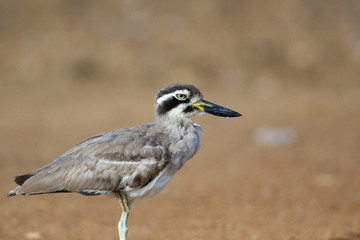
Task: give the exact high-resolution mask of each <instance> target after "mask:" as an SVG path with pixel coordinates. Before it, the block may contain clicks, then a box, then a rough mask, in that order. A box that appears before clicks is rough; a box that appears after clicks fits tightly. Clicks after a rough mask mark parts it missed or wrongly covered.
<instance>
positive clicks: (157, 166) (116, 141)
mask: <svg viewBox="0 0 360 240" xmlns="http://www.w3.org/2000/svg"><path fill="white" fill-rule="evenodd" d="M168 161H169V155H168V149H167V147H165V146H163V145H162V144H159V136H158V135H157V137H154V135H152V134H149V133H148V131H146V129H143V128H130V129H121V130H117V131H114V132H111V133H107V134H101V135H96V136H94V137H91V138H89V139H87V140H85V141H83V142H81V143H79V144H78V145H76V146H75V147H74V148H72V149H70V150H69V151H68V152H66V153H64V154H63V155H62V156H60V157H59V158H58V159H56V160H55V161H54V162H53V163H51V164H49V165H47V166H45V167H43V168H41V169H39V170H37V171H35V172H32V173H35V174H34V175H33V176H31V177H29V178H28V179H26V180H25V181H24V182H23V183H22V186H20V187H18V188H17V190H16V194H39V193H49V192H81V193H84V194H87V193H89V194H92V193H95V194H97V193H101V192H109V191H115V190H122V189H125V188H126V189H128V190H129V189H138V188H141V187H143V186H145V185H146V184H147V183H149V182H150V181H151V180H152V179H154V178H155V177H156V176H157V175H158V174H159V172H160V171H161V170H163V169H164V168H165V166H166V165H167V163H168ZM22 176H25V175H22ZM19 177H21V176H19ZM20 185H21V184H20Z"/></svg>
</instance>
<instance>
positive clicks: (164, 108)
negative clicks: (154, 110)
mask: <svg viewBox="0 0 360 240" xmlns="http://www.w3.org/2000/svg"><path fill="white" fill-rule="evenodd" d="M189 101H190V100H189V99H186V100H185V101H180V100H177V99H176V98H175V97H171V98H169V99H167V100H166V101H164V102H162V103H161V105H159V106H158V114H159V115H163V114H165V113H167V112H169V111H171V109H174V108H176V107H177V106H179V105H180V104H182V103H185V104H187V103H189Z"/></svg>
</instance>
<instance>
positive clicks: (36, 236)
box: [25, 232, 41, 240]
mask: <svg viewBox="0 0 360 240" xmlns="http://www.w3.org/2000/svg"><path fill="white" fill-rule="evenodd" d="M25 238H26V239H30V240H34V239H40V238H41V234H40V233H39V232H27V233H26V234H25Z"/></svg>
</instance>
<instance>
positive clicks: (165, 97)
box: [156, 89, 190, 105]
mask: <svg viewBox="0 0 360 240" xmlns="http://www.w3.org/2000/svg"><path fill="white" fill-rule="evenodd" d="M176 94H185V95H187V96H189V95H190V91H189V90H187V89H182V90H176V91H175V92H172V93H168V94H165V95H164V96H161V97H159V98H158V100H156V103H157V104H159V105H161V104H162V103H163V102H165V101H166V100H168V99H169V98H171V97H173V96H175V95H176Z"/></svg>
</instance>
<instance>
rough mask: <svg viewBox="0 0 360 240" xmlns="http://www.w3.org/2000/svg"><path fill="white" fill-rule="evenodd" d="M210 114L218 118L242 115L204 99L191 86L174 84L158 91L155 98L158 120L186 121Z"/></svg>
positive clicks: (197, 90)
mask: <svg viewBox="0 0 360 240" xmlns="http://www.w3.org/2000/svg"><path fill="white" fill-rule="evenodd" d="M205 113H210V114H212V115H215V116H218V117H228V118H230V117H239V116H241V114H240V113H237V112H235V111H233V110H230V109H228V108H225V107H221V106H219V105H216V104H214V103H211V102H208V101H206V100H204V99H203V95H202V94H201V92H200V91H199V89H197V88H196V87H195V86H193V85H190V84H179V83H177V84H172V85H169V86H167V87H165V88H163V89H161V90H159V91H158V93H157V94H156V97H155V116H156V118H157V119H164V118H165V119H184V118H190V117H192V116H200V115H203V114H205Z"/></svg>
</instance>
